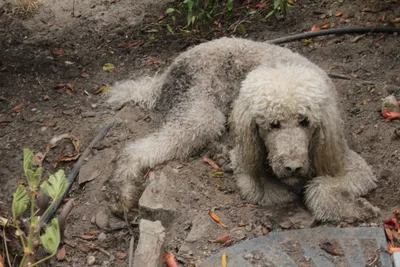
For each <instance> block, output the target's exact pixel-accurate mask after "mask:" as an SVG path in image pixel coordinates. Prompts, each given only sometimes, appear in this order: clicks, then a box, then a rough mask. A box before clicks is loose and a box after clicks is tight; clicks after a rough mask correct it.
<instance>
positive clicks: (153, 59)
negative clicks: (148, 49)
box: [147, 57, 162, 65]
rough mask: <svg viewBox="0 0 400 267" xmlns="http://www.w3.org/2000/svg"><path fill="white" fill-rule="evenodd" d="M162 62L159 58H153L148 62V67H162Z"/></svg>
mask: <svg viewBox="0 0 400 267" xmlns="http://www.w3.org/2000/svg"><path fill="white" fill-rule="evenodd" d="M161 63H162V62H161V59H159V58H154V57H151V58H150V59H149V60H148V61H147V65H160V64H161Z"/></svg>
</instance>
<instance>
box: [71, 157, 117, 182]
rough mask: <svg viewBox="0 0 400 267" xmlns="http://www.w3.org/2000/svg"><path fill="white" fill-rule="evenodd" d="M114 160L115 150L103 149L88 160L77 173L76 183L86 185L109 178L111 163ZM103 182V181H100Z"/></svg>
mask: <svg viewBox="0 0 400 267" xmlns="http://www.w3.org/2000/svg"><path fill="white" fill-rule="evenodd" d="M114 158H115V150H113V149H104V150H102V151H101V152H100V153H98V154H96V155H95V156H94V157H93V158H90V160H89V161H88V162H86V163H85V164H84V165H83V166H82V168H81V170H80V171H79V180H78V183H79V184H82V183H86V182H89V181H92V180H94V179H96V180H97V179H99V178H105V177H109V175H110V173H111V172H112V164H110V162H112V161H113V160H114ZM102 180H104V179H102Z"/></svg>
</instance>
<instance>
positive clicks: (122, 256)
mask: <svg viewBox="0 0 400 267" xmlns="http://www.w3.org/2000/svg"><path fill="white" fill-rule="evenodd" d="M115 256H116V257H117V258H118V259H120V260H123V259H125V258H126V256H128V254H126V253H124V252H120V251H118V252H117V254H116V255H115Z"/></svg>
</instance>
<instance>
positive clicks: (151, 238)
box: [133, 219, 165, 267]
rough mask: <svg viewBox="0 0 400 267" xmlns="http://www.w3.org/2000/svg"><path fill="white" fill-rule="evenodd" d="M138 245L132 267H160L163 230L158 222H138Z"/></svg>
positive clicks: (161, 263) (163, 237) (163, 238)
mask: <svg viewBox="0 0 400 267" xmlns="http://www.w3.org/2000/svg"><path fill="white" fill-rule="evenodd" d="M139 231H140V232H139V243H138V246H137V248H136V251H135V255H134V258H133V267H144V266H146V267H161V266H162V265H163V262H162V256H163V244H164V240H165V228H164V227H163V226H162V225H161V222H160V221H156V222H152V221H148V220H143V219H142V220H140V224H139Z"/></svg>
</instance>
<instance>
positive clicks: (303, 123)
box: [300, 118, 310, 128]
mask: <svg viewBox="0 0 400 267" xmlns="http://www.w3.org/2000/svg"><path fill="white" fill-rule="evenodd" d="M309 124H310V122H309V120H308V118H304V119H302V120H301V121H300V125H301V126H302V127H304V128H305V127H308V125H309Z"/></svg>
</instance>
